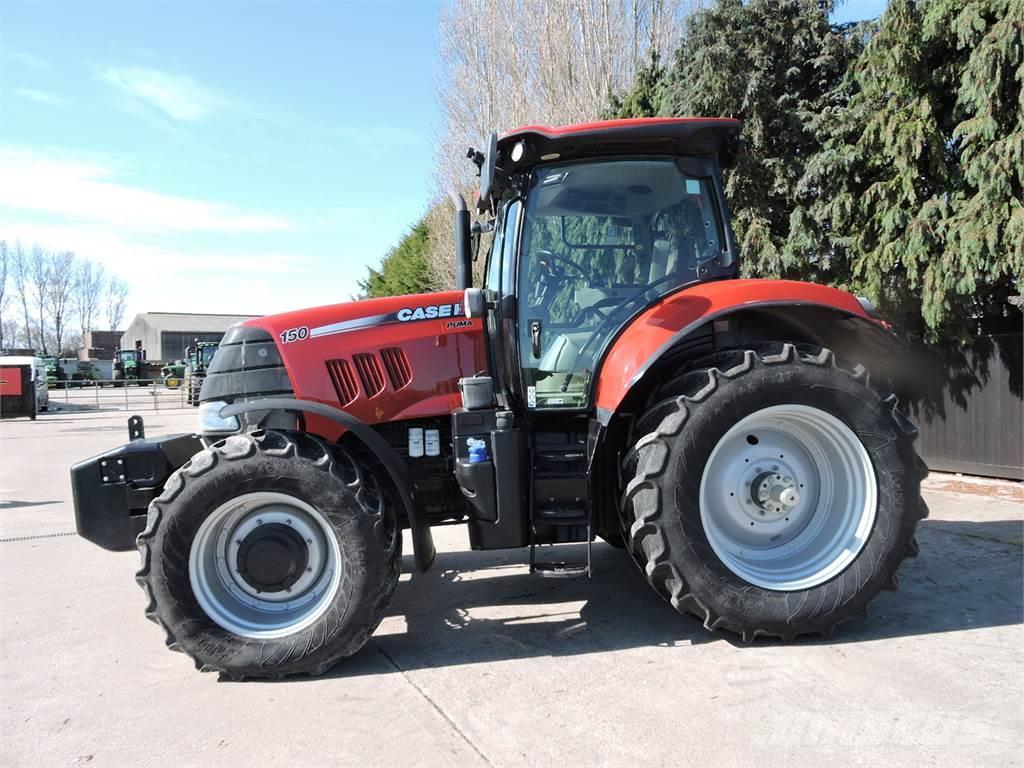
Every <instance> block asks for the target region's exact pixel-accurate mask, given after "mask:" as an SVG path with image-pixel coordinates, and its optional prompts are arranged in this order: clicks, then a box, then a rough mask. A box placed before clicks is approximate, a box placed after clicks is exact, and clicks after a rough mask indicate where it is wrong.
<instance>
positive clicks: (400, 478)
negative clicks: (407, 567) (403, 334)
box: [220, 397, 436, 573]
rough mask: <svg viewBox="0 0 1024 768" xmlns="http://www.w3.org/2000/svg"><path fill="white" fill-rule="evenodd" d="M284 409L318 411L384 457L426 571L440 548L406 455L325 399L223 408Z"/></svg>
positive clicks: (231, 412)
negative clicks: (416, 497)
mask: <svg viewBox="0 0 1024 768" xmlns="http://www.w3.org/2000/svg"><path fill="white" fill-rule="evenodd" d="M256 411H259V412H268V413H269V412H271V411H284V412H288V413H307V414H314V415H316V416H319V417H321V418H324V419H329V420H330V421H333V422H334V423H335V424H338V425H339V426H341V427H343V428H344V429H346V430H348V431H350V432H352V434H354V435H355V436H356V437H357V438H359V439H360V440H361V441H362V442H363V444H364V445H365V446H366V447H367V448H369V449H370V450H371V451H372V452H373V454H374V455H375V456H376V457H377V458H378V459H379V460H380V463H381V464H382V465H383V466H384V469H385V470H386V471H387V473H388V475H389V476H390V477H391V480H392V482H394V484H395V488H396V490H397V491H398V496H399V499H400V500H401V502H402V506H403V507H404V508H405V513H406V515H407V516H408V518H409V529H410V530H411V531H412V549H413V558H414V560H415V562H416V569H417V570H418V571H419V572H420V573H423V572H424V571H426V570H427V569H428V568H430V565H431V563H433V562H434V555H435V554H436V550H435V548H434V537H433V534H431V532H430V525H429V524H428V523H427V521H426V520H423V519H421V517H420V515H419V512H418V511H417V509H416V505H415V503H414V502H413V499H412V494H411V492H410V490H409V489H410V488H411V487H412V483H411V482H410V480H409V469H408V467H406V465H405V462H403V461H402V457H401V456H399V455H398V452H397V451H395V449H394V448H392V447H391V446H390V445H389V444H388V442H387V441H386V440H385V439H384V438H383V437H381V436H380V435H379V434H378V433H377V432H376V431H374V429H373V428H372V427H370V426H368V425H367V424H365V423H364V422H362V421H360V420H359V419H357V418H356V417H355V416H353V415H352V414H350V413H345V411H342V410H340V409H338V408H333V407H331V406H329V405H324V404H323V403H314V402H309V401H307V400H293V399H291V398H288V397H268V398H263V399H260V400H247V401H244V402H238V403H234V404H233V405H228V406H225V407H224V408H222V409H221V410H220V415H221V416H223V417H224V418H227V417H229V416H237V415H239V414H241V413H252V412H256Z"/></svg>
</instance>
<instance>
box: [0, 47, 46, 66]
mask: <svg viewBox="0 0 1024 768" xmlns="http://www.w3.org/2000/svg"><path fill="white" fill-rule="evenodd" d="M3 55H4V57H5V58H7V59H10V60H11V61H16V62H18V63H19V64H23V65H25V66H26V67H31V68H32V69H47V68H49V66H50V62H48V61H47V60H46V59H43V58H41V57H39V56H36V55H35V54H34V53H28V52H27V51H12V50H5V51H4V53H3Z"/></svg>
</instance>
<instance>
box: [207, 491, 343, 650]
mask: <svg viewBox="0 0 1024 768" xmlns="http://www.w3.org/2000/svg"><path fill="white" fill-rule="evenodd" d="M341 563H342V561H341V551H340V548H339V545H338V541H337V539H336V537H335V535H334V533H333V530H332V528H331V524H330V523H329V522H328V520H327V519H326V518H325V517H324V515H323V514H322V513H320V512H319V511H318V510H317V509H315V508H314V507H312V506H310V505H309V504H308V503H306V502H305V501H302V500H301V499H298V498H296V497H294V496H290V495H287V494H283V493H277V492H270V491H259V492H256V493H249V494H245V495H243V496H239V497H237V498H235V499H232V500H230V501H227V502H225V503H224V504H222V505H221V506H220V507H218V508H217V509H215V510H214V511H213V512H212V513H211V514H210V515H209V517H208V518H207V519H206V520H205V521H204V522H203V525H202V526H201V527H200V529H199V531H198V532H197V534H196V537H195V540H194V541H193V543H192V548H191V552H190V553H189V578H190V580H191V583H192V589H193V592H194V593H195V595H196V599H197V600H198V602H199V604H200V605H201V606H202V608H203V610H204V611H205V612H206V614H207V615H208V616H209V617H210V618H211V619H213V621H215V622H216V623H217V624H219V625H220V626H222V627H224V628H225V629H227V630H228V631H230V632H234V633H235V634H238V635H242V636H245V637H262V638H269V637H282V636H284V635H287V634H290V633H292V632H296V631H298V630H300V629H302V628H303V627H306V626H308V625H309V624H310V623H312V622H313V621H315V620H316V618H317V617H318V616H319V615H320V614H321V613H322V612H323V611H324V610H326V608H327V606H328V604H329V602H330V600H331V599H332V596H333V595H334V594H335V593H336V592H337V590H338V588H339V584H340V580H341Z"/></svg>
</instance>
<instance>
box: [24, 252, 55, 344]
mask: <svg viewBox="0 0 1024 768" xmlns="http://www.w3.org/2000/svg"><path fill="white" fill-rule="evenodd" d="M29 270H30V271H29V277H30V282H29V288H30V289H31V294H32V308H33V309H34V310H35V313H36V315H35V316H36V319H37V320H38V324H37V326H36V333H37V334H38V337H37V340H38V342H39V345H38V348H39V349H41V350H42V352H43V354H44V355H47V354H49V350H48V349H47V346H46V309H47V303H48V302H47V294H48V293H49V289H50V254H49V253H48V252H47V251H45V250H44V249H43V247H42V246H41V245H39V244H38V243H35V244H33V245H32V253H31V255H30V257H29Z"/></svg>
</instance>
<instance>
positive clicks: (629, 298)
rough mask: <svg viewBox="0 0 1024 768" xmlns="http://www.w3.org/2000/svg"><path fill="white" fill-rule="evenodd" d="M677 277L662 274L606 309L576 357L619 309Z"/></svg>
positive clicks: (578, 357)
mask: <svg viewBox="0 0 1024 768" xmlns="http://www.w3.org/2000/svg"><path fill="white" fill-rule="evenodd" d="M678 279H679V275H677V274H675V273H669V274H667V275H662V276H661V277H660V278H658V279H657V280H655V281H654V282H653V283H649V284H647V285H646V286H644V287H643V288H641V289H640V290H639V291H636V292H635V293H631V294H630V295H629V296H627V297H626V298H624V299H623V300H622V301H620V302H618V303H617V304H616V305H615V306H614V307H612V308H611V309H610V310H609V311H608V314H607V315H605V316H604V319H603V320H602V321H601V322H600V323H598V325H597V327H596V328H595V329H594V330H593V331H591V332H590V335H589V336H587V338H586V339H584V341H583V344H581V345H580V349H579V352H577V353H576V358H577V359H580V358H582V357H583V353H584V352H585V351H586V349H587V347H589V346H590V345H591V343H593V341H594V339H596V338H597V337H598V336H599V335H600V333H601V332H602V331H603V330H604V329H605V327H606V326H607V325H608V323H609V322H611V321H612V320H614V319H615V318H616V317H617V316H618V314H619V312H620V310H622V309H625V308H626V307H628V306H629V305H630V304H633V303H634V302H636V300H637V299H640V298H643V297H644V296H646V295H647V294H648V293H649V292H650V291H651V289H652V288H656V287H658V286H659V285H661V284H662V283H666V282H668V281H669V280H678Z"/></svg>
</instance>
